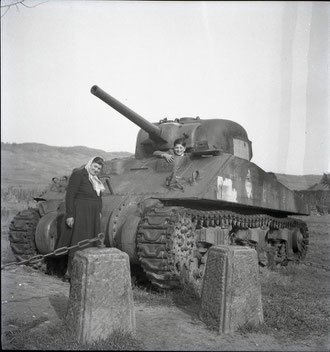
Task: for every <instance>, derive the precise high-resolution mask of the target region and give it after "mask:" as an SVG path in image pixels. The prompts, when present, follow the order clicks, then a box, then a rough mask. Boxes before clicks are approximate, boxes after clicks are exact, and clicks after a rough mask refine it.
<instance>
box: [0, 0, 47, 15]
mask: <svg viewBox="0 0 330 352" xmlns="http://www.w3.org/2000/svg"><path fill="white" fill-rule="evenodd" d="M47 1H49V0H45V1H42V2H40V3H37V4H34V5H31V4H27V3H28V1H27V0H1V17H3V16H4V15H5V14H6V13H7V12H8V11H9V10H10V9H11V8H13V7H15V8H16V10H18V11H19V8H20V7H22V6H23V7H27V8H29V9H31V8H33V7H37V6H39V5H41V4H43V3H45V2H47Z"/></svg>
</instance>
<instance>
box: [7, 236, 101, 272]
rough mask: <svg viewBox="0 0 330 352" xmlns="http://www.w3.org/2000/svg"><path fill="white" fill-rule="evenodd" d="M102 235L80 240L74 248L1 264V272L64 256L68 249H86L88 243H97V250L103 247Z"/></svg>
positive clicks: (70, 247) (62, 248)
mask: <svg viewBox="0 0 330 352" xmlns="http://www.w3.org/2000/svg"><path fill="white" fill-rule="evenodd" d="M104 238H105V236H104V233H102V232H101V233H99V234H98V235H97V236H96V237H94V238H91V239H86V240H81V241H79V242H78V243H77V244H76V245H74V246H69V247H60V248H57V249H55V250H54V251H53V252H51V253H47V254H44V255H42V254H37V255H35V256H33V257H30V258H29V259H26V260H22V261H20V262H11V263H7V264H3V265H1V270H2V269H4V268H6V267H7V266H10V265H23V264H36V263H38V262H40V261H42V260H44V258H47V257H50V256H53V255H55V256H60V255H64V254H66V253H68V251H69V250H70V249H74V248H83V247H86V246H88V245H89V244H90V243H94V242H97V241H99V242H100V244H99V245H98V247H99V248H104V247H105V245H104Z"/></svg>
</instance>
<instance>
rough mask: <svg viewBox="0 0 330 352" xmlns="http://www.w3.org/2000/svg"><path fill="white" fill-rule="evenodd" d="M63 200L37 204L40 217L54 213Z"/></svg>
mask: <svg viewBox="0 0 330 352" xmlns="http://www.w3.org/2000/svg"><path fill="white" fill-rule="evenodd" d="M63 203H64V202H63V199H51V200H47V201H41V202H39V203H38V210H39V213H40V215H41V216H44V215H45V214H47V213H50V212H54V211H56V210H57V209H58V208H59V207H61V205H62V204H63Z"/></svg>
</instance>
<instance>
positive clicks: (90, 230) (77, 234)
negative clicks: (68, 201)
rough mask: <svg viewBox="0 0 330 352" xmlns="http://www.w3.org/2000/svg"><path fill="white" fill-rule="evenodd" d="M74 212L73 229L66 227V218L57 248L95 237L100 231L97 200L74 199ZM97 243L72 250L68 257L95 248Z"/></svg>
mask: <svg viewBox="0 0 330 352" xmlns="http://www.w3.org/2000/svg"><path fill="white" fill-rule="evenodd" d="M74 205H75V211H74V216H73V217H74V224H73V228H72V229H71V228H69V227H68V226H67V225H66V216H64V219H63V223H62V233H61V236H60V238H59V241H58V244H57V246H56V247H57V248H60V247H68V246H74V245H76V244H77V243H78V242H80V241H82V240H85V239H91V238H94V237H96V235H98V234H99V233H100V230H101V218H100V214H101V203H100V201H99V200H92V199H76V200H75V204H74ZM97 243H98V242H93V243H91V244H89V245H87V246H84V247H82V248H74V249H71V250H70V251H69V256H73V254H74V253H75V252H76V251H77V250H79V249H84V248H87V247H92V246H95V245H96V244H97Z"/></svg>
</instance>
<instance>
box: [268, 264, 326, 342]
mask: <svg viewBox="0 0 330 352" xmlns="http://www.w3.org/2000/svg"><path fill="white" fill-rule="evenodd" d="M329 278H330V275H329V272H326V271H324V270H320V269H315V268H313V267H307V266H304V265H300V266H297V265H293V266H292V267H288V268H285V267H283V268H278V269H276V270H275V271H268V270H265V272H264V273H262V274H261V292H262V303H263V311H264V321H265V325H266V326H267V327H269V328H271V329H272V330H275V331H279V332H285V333H286V334H287V335H289V336H290V335H294V336H295V337H301V338H306V337H307V336H308V335H310V334H313V335H318V336H326V335H327V334H328V331H329V328H330V324H329V323H330V321H329V305H328V297H329V293H330V292H329V284H328V283H329Z"/></svg>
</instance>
